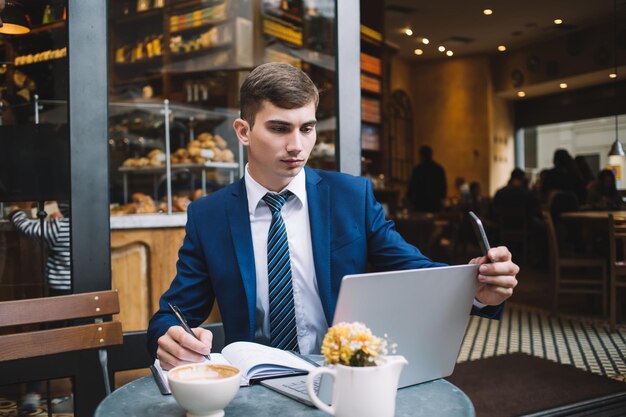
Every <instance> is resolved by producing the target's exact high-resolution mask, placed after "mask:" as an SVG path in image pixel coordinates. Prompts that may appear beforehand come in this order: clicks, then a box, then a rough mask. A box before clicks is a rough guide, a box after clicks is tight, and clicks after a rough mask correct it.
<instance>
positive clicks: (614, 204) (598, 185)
mask: <svg viewBox="0 0 626 417" xmlns="http://www.w3.org/2000/svg"><path fill="white" fill-rule="evenodd" d="M587 204H589V206H591V208H592V209H596V210H619V209H621V208H622V207H623V205H624V204H623V202H622V196H621V195H620V193H619V191H617V187H616V186H615V175H614V174H613V171H611V170H610V169H603V170H602V171H600V172H599V173H598V179H597V180H596V181H594V182H593V183H592V184H591V186H590V188H589V196H588V197H587Z"/></svg>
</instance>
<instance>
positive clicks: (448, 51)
mask: <svg viewBox="0 0 626 417" xmlns="http://www.w3.org/2000/svg"><path fill="white" fill-rule="evenodd" d="M446 55H448V56H452V55H454V52H452V51H451V50H449V49H448V50H447V51H446Z"/></svg>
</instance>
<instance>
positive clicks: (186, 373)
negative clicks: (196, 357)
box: [170, 364, 239, 381]
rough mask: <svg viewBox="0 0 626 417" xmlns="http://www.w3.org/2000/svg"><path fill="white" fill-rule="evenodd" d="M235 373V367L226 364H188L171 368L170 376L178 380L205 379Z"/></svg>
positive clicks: (230, 375)
mask: <svg viewBox="0 0 626 417" xmlns="http://www.w3.org/2000/svg"><path fill="white" fill-rule="evenodd" d="M237 373H239V370H238V369H237V368H235V367H232V366H228V365H211V364H205V365H204V366H199V365H188V366H182V367H179V368H178V369H174V370H172V371H171V372H170V377H172V378H174V379H177V380H179V381H207V380H216V379H224V378H230V377H232V376H234V375H236V374H237Z"/></svg>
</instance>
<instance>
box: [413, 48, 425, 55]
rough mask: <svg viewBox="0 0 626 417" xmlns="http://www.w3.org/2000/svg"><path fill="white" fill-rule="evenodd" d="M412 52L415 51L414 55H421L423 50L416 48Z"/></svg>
mask: <svg viewBox="0 0 626 417" xmlns="http://www.w3.org/2000/svg"><path fill="white" fill-rule="evenodd" d="M413 53H415V55H422V54H423V53H424V51H422V50H421V49H416V50H415V51H413Z"/></svg>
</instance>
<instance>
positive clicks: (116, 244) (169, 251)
mask: <svg viewBox="0 0 626 417" xmlns="http://www.w3.org/2000/svg"><path fill="white" fill-rule="evenodd" d="M154 216H161V218H163V220H164V221H163V222H162V223H168V222H169V223H168V226H169V227H161V228H144V227H142V226H143V225H144V224H145V223H143V222H141V217H140V216H134V218H133V219H121V220H117V219H115V218H112V219H111V286H112V288H114V289H117V290H118V291H119V298H120V314H119V316H118V319H119V320H120V321H121V322H122V325H123V328H124V331H131V330H144V329H146V328H147V327H148V321H149V320H150V317H151V316H152V314H153V313H154V312H155V311H156V310H157V309H158V306H159V298H160V297H161V294H163V293H164V292H165V291H166V290H167V289H168V288H169V286H170V283H171V281H172V279H173V278H174V276H175V275H176V261H177V260H178V249H179V248H180V246H181V245H182V243H183V239H184V237H185V229H184V221H186V216H184V215H177V217H179V218H182V219H180V220H182V223H183V224H182V225H181V226H176V225H175V222H173V221H172V219H171V218H170V217H172V216H166V215H149V216H146V218H147V219H149V220H148V222H149V223H150V224H153V220H151V219H152V218H153V217H154ZM183 216H184V217H183ZM120 217H121V216H120ZM142 217H143V216H142ZM168 218H170V219H168ZM114 219H115V220H114ZM115 222H117V223H118V224H117V225H115ZM120 222H125V223H128V222H133V226H134V228H130V229H126V228H118V227H119V223H120ZM218 321H221V316H220V315H219V311H217V307H215V308H214V309H213V311H212V313H211V316H210V317H209V319H208V320H207V323H213V322H218Z"/></svg>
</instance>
